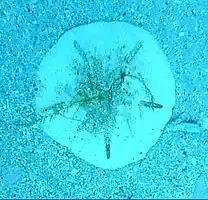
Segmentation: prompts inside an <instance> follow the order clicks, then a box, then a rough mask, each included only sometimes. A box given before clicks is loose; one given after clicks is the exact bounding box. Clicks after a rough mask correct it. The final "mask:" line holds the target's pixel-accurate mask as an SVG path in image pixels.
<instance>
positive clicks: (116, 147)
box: [36, 22, 175, 169]
mask: <svg viewBox="0 0 208 200" xmlns="http://www.w3.org/2000/svg"><path fill="white" fill-rule="evenodd" d="M38 77H39V79H40V81H41V87H40V92H39V94H38V95H37V98H36V109H37V113H38V114H39V116H40V122H41V124H42V125H41V126H42V128H43V130H44V131H45V132H46V133H47V134H48V135H49V136H51V137H52V138H53V139H54V140H56V141H57V142H59V143H60V144H62V145H65V146H67V147H69V148H70V149H71V151H72V152H73V153H74V154H75V155H76V156H78V157H80V158H82V159H84V160H86V161H87V162H89V163H91V164H93V165H95V166H98V167H101V168H105V169H116V168H120V167H123V166H125V165H127V164H129V163H132V162H136V161H138V160H140V159H142V158H144V157H145V155H146V153H147V152H148V151H149V149H150V148H151V147H152V146H153V145H154V144H155V143H156V141H157V140H158V138H159V136H160V135H161V133H162V130H163V129H164V126H165V124H166V123H167V121H168V120H169V119H170V117H171V113H172V108H173V106H174V104H175V84H174V78H173V75H172V73H171V70H170V66H169V63H168V61H167V59H166V57H165V55H164V54H163V52H162V50H161V49H160V47H159V46H158V44H157V43H156V41H155V40H154V38H153V37H152V36H151V35H150V34H149V33H148V32H147V31H145V30H143V29H141V28H139V27H135V26H133V25H131V24H128V23H123V22H97V23H93V24H88V25H83V26H79V27H76V28H73V29H71V30H69V31H68V32H66V33H65V34H64V35H63V36H62V37H61V38H60V39H59V41H58V42H57V44H56V45H54V46H53V47H52V49H51V50H50V51H49V52H48V53H47V54H46V56H45V58H44V59H43V61H42V63H41V64H40V69H39V73H38Z"/></svg>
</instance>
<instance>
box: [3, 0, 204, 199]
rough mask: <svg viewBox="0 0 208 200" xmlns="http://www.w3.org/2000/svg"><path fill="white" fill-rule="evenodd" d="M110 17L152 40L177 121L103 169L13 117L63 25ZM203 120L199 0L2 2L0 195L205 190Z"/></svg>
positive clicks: (162, 194)
mask: <svg viewBox="0 0 208 200" xmlns="http://www.w3.org/2000/svg"><path fill="white" fill-rule="evenodd" d="M115 20H116V21H125V22H129V23H131V24H134V25H137V26H140V27H142V28H144V29H145V30H147V31H149V32H150V33H151V34H152V35H153V36H154V37H155V38H156V40H157V41H158V42H159V44H160V46H161V48H162V49H163V51H164V52H165V54H166V55H167V57H168V60H169V62H170V64H171V69H172V72H173V74H174V77H175V81H176V106H175V108H174V110H173V117H175V118H176V119H177V120H176V123H175V125H172V126H170V127H169V128H168V129H167V130H166V131H164V133H163V134H162V135H161V137H160V139H159V140H158V142H157V143H156V145H155V146H154V147H152V148H151V149H150V151H149V152H148V154H147V156H146V158H145V159H143V160H142V161H139V162H137V163H132V164H129V165H128V166H126V167H124V168H121V169H117V170H104V169H101V168H97V167H95V166H93V165H90V164H88V163H87V162H85V161H83V160H81V159H79V158H78V157H76V156H75V155H73V154H72V153H71V152H70V150H69V149H68V148H66V147H63V146H61V145H60V144H58V143H56V142H55V141H53V140H52V139H51V138H50V137H49V136H47V135H46V134H44V133H41V132H37V131H36V130H35V129H33V128H28V127H27V126H19V125H17V124H14V123H13V121H15V120H18V119H20V118H21V117H22V116H24V114H25V113H28V112H30V111H31V110H29V109H28V108H26V107H24V105H27V104H28V102H33V100H34V98H35V95H36V90H37V83H36V75H37V70H38V65H39V64H40V62H41V60H42V58H43V56H44V55H45V54H46V52H47V51H48V50H49V49H50V48H51V46H53V45H54V44H55V43H56V42H57V40H58V39H59V37H60V36H61V35H62V34H63V33H64V32H66V31H67V30H69V29H71V28H73V27H76V26H79V25H82V24H86V23H91V22H96V21H115ZM164 84H165V83H164ZM164 95H165V94H164ZM207 118H208V1H207V0H201V1H196V0H192V1H190V0H166V1H162V0H156V1H152V0H149V1H148V0H126V1H125V0H117V1H116V0H111V1H110V0H97V1H95V0H94V1H93V0H88V1H84V0H82V1H81V0H70V1H67V0H65V1H56V2H52V1H46V0H32V1H29V0H27V1H26V2H23V1H22V2H21V1H20V0H18V1H17V2H13V1H10V0H9V1H6V0H3V1H2V0H1V2H0V198H44V197H45V198H103V197H104V198H168V197H169V198H208V130H207V124H206V123H205V121H206V119H207Z"/></svg>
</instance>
